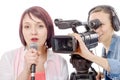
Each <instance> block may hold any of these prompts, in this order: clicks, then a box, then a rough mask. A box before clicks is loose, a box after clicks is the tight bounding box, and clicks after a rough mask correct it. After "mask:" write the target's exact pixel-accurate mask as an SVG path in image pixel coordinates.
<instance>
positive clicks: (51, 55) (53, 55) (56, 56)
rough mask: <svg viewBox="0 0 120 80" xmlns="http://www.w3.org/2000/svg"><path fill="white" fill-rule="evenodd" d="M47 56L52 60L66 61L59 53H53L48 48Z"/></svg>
mask: <svg viewBox="0 0 120 80" xmlns="http://www.w3.org/2000/svg"><path fill="white" fill-rule="evenodd" d="M47 58H48V59H51V60H54V61H55V60H59V61H63V62H66V60H65V59H64V58H63V57H62V56H61V55H59V53H55V52H53V51H52V50H48V57H47Z"/></svg>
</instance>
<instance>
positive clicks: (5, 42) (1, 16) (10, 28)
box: [0, 0, 120, 73]
mask: <svg viewBox="0 0 120 80" xmlns="http://www.w3.org/2000/svg"><path fill="white" fill-rule="evenodd" d="M101 4H107V5H111V6H113V7H114V8H115V10H116V12H117V14H118V16H119V17H120V7H119V0H2V1H0V28H1V29H0V58H1V56H2V55H3V54H4V53H5V52H7V51H9V50H12V49H15V48H18V47H20V46H21V45H22V44H21V41H20V38H19V22H20V18H21V15H22V13H23V11H24V10H25V9H27V8H28V7H31V6H41V7H43V8H44V9H45V10H47V11H48V13H49V14H50V15H51V17H52V19H53V21H54V19H56V18H62V19H65V20H70V19H76V20H80V21H83V22H85V21H87V16H88V11H89V10H90V9H91V8H92V7H94V6H96V5H101ZM81 28H82V27H81ZM68 33H72V30H71V29H67V30H60V29H58V28H57V27H56V26H55V34H56V35H67V34H68ZM117 34H120V32H118V33H117ZM100 47H101V44H99V46H98V47H96V53H97V52H99V53H97V55H101V53H100V52H101V49H100ZM60 55H62V56H63V57H64V58H65V59H66V60H67V62H68V67H69V73H71V72H72V71H74V69H73V68H72V65H71V64H70V63H69V58H70V56H69V54H60ZM93 66H94V67H95V68H96V70H98V67H97V65H95V64H93Z"/></svg>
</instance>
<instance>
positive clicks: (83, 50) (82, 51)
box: [69, 33, 110, 71]
mask: <svg viewBox="0 0 120 80" xmlns="http://www.w3.org/2000/svg"><path fill="white" fill-rule="evenodd" d="M69 35H71V36H74V37H75V38H76V40H78V43H79V47H78V50H76V52H75V54H79V55H80V56H81V57H83V58H85V59H87V60H89V61H92V62H94V63H96V64H98V65H100V66H102V67H104V69H106V70H107V71H110V67H109V65H108V61H107V59H105V58H102V57H99V56H96V55H93V54H92V53H91V51H89V49H88V48H87V47H86V45H85V43H84V42H83V40H82V38H81V37H80V35H79V34H77V33H72V34H69Z"/></svg>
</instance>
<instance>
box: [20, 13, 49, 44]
mask: <svg viewBox="0 0 120 80" xmlns="http://www.w3.org/2000/svg"><path fill="white" fill-rule="evenodd" d="M30 16H31V17H30ZM30 16H29V15H28V14H26V15H25V16H24V19H23V23H22V32H23V36H24V39H25V41H26V43H27V46H30V44H31V43H36V44H37V45H39V46H43V45H44V44H45V42H46V39H47V28H46V25H45V23H44V22H43V21H42V20H41V19H38V18H37V17H35V16H34V15H32V14H30Z"/></svg>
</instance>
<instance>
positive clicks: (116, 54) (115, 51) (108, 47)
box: [72, 5, 120, 80]
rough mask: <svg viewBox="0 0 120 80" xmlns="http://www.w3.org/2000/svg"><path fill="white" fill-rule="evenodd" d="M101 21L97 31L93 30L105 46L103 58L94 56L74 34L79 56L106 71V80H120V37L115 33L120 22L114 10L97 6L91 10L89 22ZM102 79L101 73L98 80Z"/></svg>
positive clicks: (105, 6)
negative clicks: (77, 43)
mask: <svg viewBox="0 0 120 80" xmlns="http://www.w3.org/2000/svg"><path fill="white" fill-rule="evenodd" d="M95 19H99V20H100V21H101V23H102V25H101V26H99V27H98V28H97V29H93V30H94V31H95V32H96V33H97V34H98V36H99V37H98V40H99V42H100V43H102V44H103V52H102V55H103V57H98V56H96V55H93V54H92V53H91V52H90V51H89V50H88V48H87V47H86V45H85V44H84V42H83V40H82V39H81V37H80V36H79V35H78V34H76V33H73V34H72V35H73V36H74V37H75V38H76V39H77V40H78V42H79V49H80V50H79V51H78V52H77V54H79V55H80V56H82V57H83V58H85V59H87V60H90V61H92V62H94V63H96V64H98V65H100V66H101V67H102V68H103V69H104V71H103V72H104V77H105V80H120V68H119V67H120V49H119V47H120V36H117V35H116V34H115V33H114V32H115V31H118V30H119V28H120V21H119V19H118V16H117V15H116V13H115V11H114V9H113V8H112V7H111V6H108V5H100V6H96V7H94V8H93V9H91V10H90V12H89V16H88V21H91V20H95ZM99 79H100V73H98V75H97V76H96V80H99Z"/></svg>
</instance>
